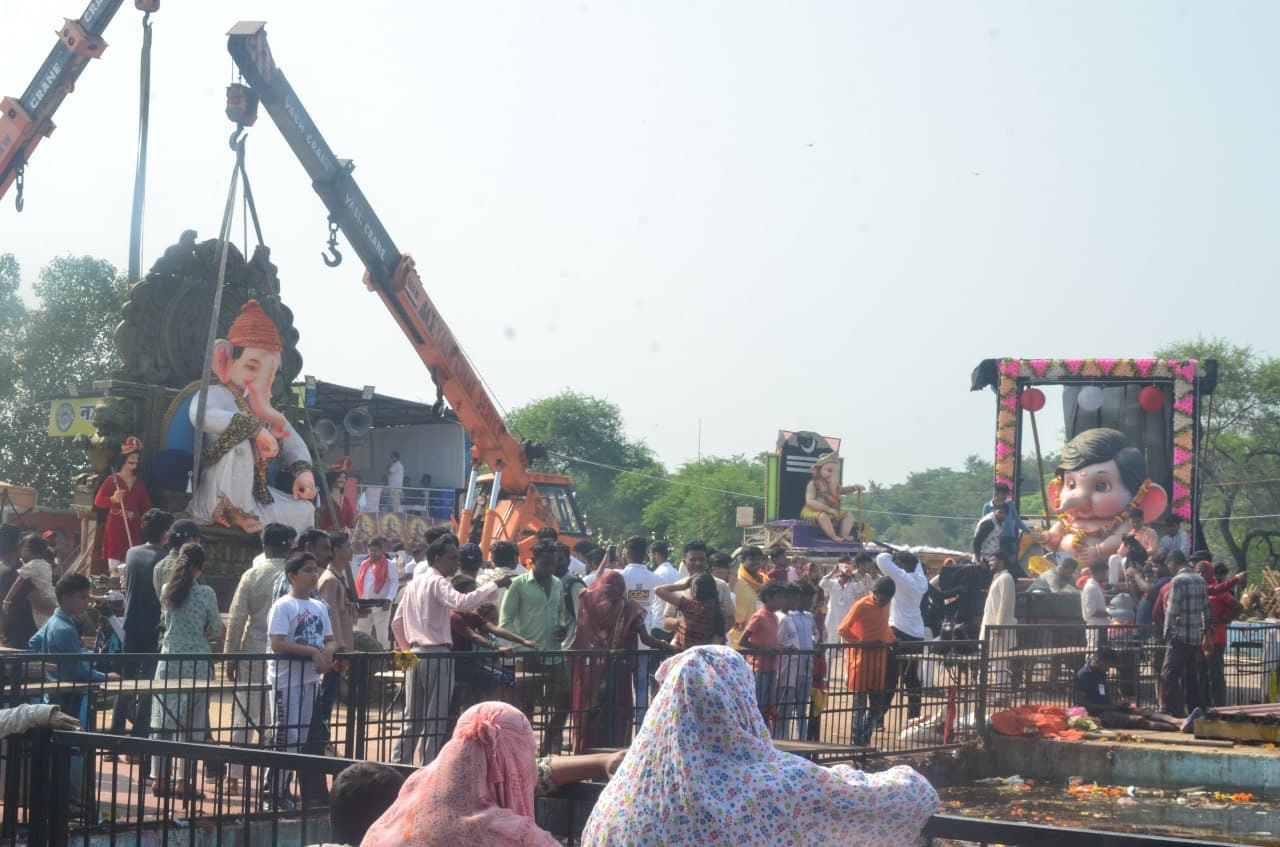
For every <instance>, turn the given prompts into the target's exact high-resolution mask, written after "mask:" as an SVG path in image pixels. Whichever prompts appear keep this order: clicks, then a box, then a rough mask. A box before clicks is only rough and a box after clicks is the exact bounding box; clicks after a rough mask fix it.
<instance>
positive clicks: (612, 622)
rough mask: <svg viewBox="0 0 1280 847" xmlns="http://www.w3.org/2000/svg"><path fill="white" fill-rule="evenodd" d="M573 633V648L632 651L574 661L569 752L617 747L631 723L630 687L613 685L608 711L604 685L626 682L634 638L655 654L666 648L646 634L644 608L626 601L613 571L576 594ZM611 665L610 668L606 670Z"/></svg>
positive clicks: (622, 743)
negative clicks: (573, 722) (575, 630)
mask: <svg viewBox="0 0 1280 847" xmlns="http://www.w3.org/2000/svg"><path fill="white" fill-rule="evenodd" d="M578 607H579V608H578V634H577V636H576V637H575V639H574V642H573V649H574V650H597V651H599V650H609V651H613V650H623V651H631V652H629V653H625V654H623V655H620V656H616V657H613V658H612V659H611V658H610V657H608V656H590V657H583V658H579V659H574V669H573V714H574V715H575V716H576V717H577V722H576V725H577V731H576V732H575V733H574V739H573V752H574V753H585V752H586V751H587V750H589V749H591V748H593V747H622V746H625V745H626V744H627V742H628V741H629V740H630V732H631V724H632V722H633V721H634V720H635V709H634V708H633V706H632V694H631V686H630V685H613V689H614V691H613V704H612V705H613V709H612V710H611V711H610V709H609V700H610V698H609V691H608V689H609V686H610V683H611V682H614V681H616V680H627V679H630V678H631V677H630V674H631V671H632V668H633V667H634V666H635V663H636V654H635V652H634V651H635V650H636V649H638V647H637V644H636V639H637V638H638V639H639V640H640V641H643V642H644V643H645V644H646V645H647V646H649V647H651V648H652V649H654V650H666V651H670V650H671V645H670V644H668V643H667V642H665V641H659V640H658V639H656V638H654V637H653V636H652V635H650V634H649V633H648V632H646V631H645V628H644V622H645V609H644V607H643V606H641V605H640V604H639V603H636V602H635V601H634V600H628V599H627V583H626V580H624V579H623V577H622V574H621V573H619V572H618V571H615V570H606V571H603V572H601V574H600V576H599V577H597V578H596V580H595V582H593V583H591V587H590V588H588V589H587V590H586V591H583V592H582V593H581V594H579V595H578ZM611 665H612V666H611Z"/></svg>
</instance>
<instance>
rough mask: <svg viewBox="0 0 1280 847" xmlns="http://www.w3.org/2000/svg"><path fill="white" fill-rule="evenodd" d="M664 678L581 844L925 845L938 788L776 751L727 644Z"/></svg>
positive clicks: (903, 771)
mask: <svg viewBox="0 0 1280 847" xmlns="http://www.w3.org/2000/svg"><path fill="white" fill-rule="evenodd" d="M658 680H659V683H660V686H661V687H660V688H659V689H658V695H657V696H656V697H655V698H654V699H653V703H652V704H651V705H650V707H649V711H648V713H647V714H646V715H645V719H644V724H643V725H642V726H641V728H640V732H639V733H638V734H637V735H636V739H635V741H634V742H633V743H632V745H631V749H630V751H629V752H628V754H627V757H626V758H625V759H624V760H623V761H622V765H621V766H620V767H619V768H618V772H617V774H616V775H615V776H614V778H613V779H612V780H610V782H609V784H608V786H606V787H605V789H604V791H603V792H601V794H600V799H599V800H598V801H596V805H595V808H594V809H593V810H592V812H591V816H590V817H589V818H588V819H587V825H586V828H585V829H584V830H583V832H582V839H581V841H580V842H579V843H580V844H581V845H582V847H622V845H659V844H660V845H663V847H746V845H753V844H761V845H765V844H767V845H774V844H779V845H780V844H800V843H802V842H803V843H813V844H857V845H859V847H902V846H903V845H907V844H916V843H919V841H920V831H921V829H922V828H923V827H924V825H925V822H926V821H928V819H929V817H930V816H931V815H932V814H933V813H934V812H936V811H937V809H938V794H937V792H936V791H934V790H933V786H931V785H930V784H929V782H928V781H927V780H926V779H925V778H924V777H923V776H921V775H920V774H919V773H917V772H916V771H914V770H912V769H911V768H909V767H905V766H898V767H894V768H890V769H888V770H886V771H883V772H880V773H863V772H862V771H858V770H854V769H853V768H851V767H849V766H848V765H836V766H834V767H830V768H826V767H822V766H821V765H816V764H813V763H812V762H809V761H806V760H805V759H802V758H800V757H799V756H793V755H791V754H788V753H783V752H781V751H780V750H778V749H777V748H775V747H774V746H773V742H772V741H771V740H770V739H769V733H768V730H767V729H766V728H765V725H764V720H763V719H762V718H761V717H760V710H759V708H758V707H757V706H756V698H755V691H754V687H755V686H754V681H753V678H752V674H751V668H750V667H748V665H747V662H746V660H745V659H743V658H742V657H741V656H739V655H738V654H737V653H735V652H734V651H733V650H731V649H729V648H728V647H722V646H717V645H704V646H701V647H694V648H693V649H691V650H686V651H684V652H683V653H680V654H678V655H676V656H674V657H672V658H670V659H667V661H665V662H663V663H662V666H661V667H660V668H659V669H658ZM439 843H444V842H443V841H441V842H439Z"/></svg>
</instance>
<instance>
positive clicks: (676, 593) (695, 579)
mask: <svg viewBox="0 0 1280 847" xmlns="http://www.w3.org/2000/svg"><path fill="white" fill-rule="evenodd" d="M653 593H654V594H656V595H657V596H658V599H660V600H662V601H663V602H665V603H668V604H670V605H672V606H674V607H675V608H676V609H677V611H679V613H680V616H679V619H678V620H677V622H676V635H675V638H674V639H673V640H672V645H673V646H674V647H675V648H676V650H686V649H688V648H690V647H699V646H701V645H703V644H724V643H725V634H726V633H727V631H728V628H729V627H730V626H732V625H733V621H726V620H725V619H724V612H722V611H721V610H720V594H719V590H718V589H717V588H716V580H715V577H713V576H712V575H711V574H709V573H698V574H690V575H689V576H687V577H685V578H684V579H682V580H680V581H679V582H673V583H671V584H670V585H659V586H656V587H655V588H654V589H653Z"/></svg>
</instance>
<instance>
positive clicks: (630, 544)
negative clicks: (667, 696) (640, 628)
mask: <svg viewBox="0 0 1280 847" xmlns="http://www.w3.org/2000/svg"><path fill="white" fill-rule="evenodd" d="M648 550H649V542H648V541H646V540H645V539H644V536H641V535H633V536H631V537H630V538H628V539H627V561H628V562H629V564H628V565H627V566H626V567H625V568H623V569H622V570H621V571H619V573H621V574H622V579H623V581H624V582H626V584H627V599H628V600H633V601H635V602H636V603H638V604H639V605H640V608H642V609H652V608H653V601H654V598H655V595H654V593H653V589H654V588H655V587H656V586H657V585H658V584H659V583H658V578H657V577H656V576H654V574H653V572H652V571H651V570H649V568H648V567H646V566H645V564H644V559H645V554H646V553H647V552H648ZM671 581H672V582H675V580H671ZM645 625H646V626H648V622H647V621H646V624H645ZM648 649H649V648H648V647H647V646H646V645H644V644H641V645H640V650H641V653H640V656H639V659H638V660H637V661H636V667H635V671H634V672H633V673H632V684H633V687H634V689H635V700H634V702H635V707H636V727H637V728H639V726H640V724H642V723H643V722H644V713H645V711H647V710H648V708H649V660H650V659H651V658H652V657H651V656H649V654H648V653H647V652H644V651H647V650H648Z"/></svg>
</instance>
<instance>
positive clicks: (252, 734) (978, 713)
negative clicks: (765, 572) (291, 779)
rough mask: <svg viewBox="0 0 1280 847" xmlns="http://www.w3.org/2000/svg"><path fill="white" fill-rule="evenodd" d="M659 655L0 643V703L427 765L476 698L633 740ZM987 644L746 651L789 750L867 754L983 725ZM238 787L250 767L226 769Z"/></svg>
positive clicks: (162, 763) (162, 782) (88, 719)
mask: <svg viewBox="0 0 1280 847" xmlns="http://www.w3.org/2000/svg"><path fill="white" fill-rule="evenodd" d="M666 655H667V654H666V653H665V652H660V651H649V650H644V651H564V652H546V653H533V652H525V653H517V654H511V655H500V654H497V653H480V652H473V653H456V652H450V651H439V652H430V651H427V652H420V653H416V654H414V653H353V654H344V655H343V656H342V657H341V659H340V661H339V663H338V665H337V667H336V668H334V669H333V670H331V671H329V672H328V673H323V674H321V673H317V672H316V671H315V669H314V668H313V666H312V664H311V663H310V662H309V661H303V660H298V659H289V658H285V657H280V656H275V655H274V654H256V655H245V654H241V655H234V656H227V655H223V654H164V655H124V656H120V655H117V656H111V657H102V656H95V655H94V654H69V655H37V654H27V653H4V654H0V706H14V705H19V704H21V703H30V702H49V703H56V704H57V705H59V706H60V707H61V708H62V709H63V711H65V712H67V713H69V714H73V715H75V716H77V717H78V718H79V719H80V720H81V723H82V724H83V725H84V726H85V727H86V728H87V729H90V730H93V731H98V732H104V733H110V734H115V735H129V736H132V737H134V738H150V739H153V740H158V741H175V742H188V743H207V744H219V745H228V746H232V747H237V748H254V749H268V748H269V749H275V750H279V751H282V752H295V753H310V754H313V755H323V754H329V755H335V756H340V757H346V758H353V759H370V760H375V761H382V762H391V763H398V764H414V763H418V764H422V763H425V762H427V761H430V760H431V759H432V758H433V757H434V755H435V752H436V751H437V750H438V749H439V747H440V746H441V745H443V743H444V742H445V741H446V740H447V739H448V738H449V736H450V734H451V732H452V728H453V722H454V721H455V720H456V718H457V716H458V715H459V714H461V712H462V711H464V710H465V709H466V708H467V707H469V706H470V705H472V704H474V703H477V702H480V701H483V700H503V701H506V702H509V703H512V704H513V705H515V706H517V707H518V708H520V709H521V710H522V711H523V712H524V713H525V714H526V715H528V716H529V718H530V721H531V723H532V724H533V726H534V730H535V732H536V733H537V735H538V739H539V747H540V751H541V752H542V753H544V754H569V753H583V752H588V751H591V750H602V749H610V748H621V747H626V746H627V745H628V744H630V742H631V739H632V737H633V736H634V733H635V731H636V730H637V729H638V728H639V726H640V724H641V723H642V722H643V720H644V716H645V713H646V711H647V709H648V704H649V702H650V700H651V699H652V697H653V696H654V694H655V693H656V691H657V683H656V681H655V679H654V674H655V672H656V671H657V668H658V665H659V664H660V662H661V661H662V659H664V658H665V657H666ZM981 655H982V646H981V645H980V644H979V643H978V642H972V641H970V642H961V641H937V642H927V643H923V644H912V645H907V646H906V648H905V649H904V647H903V646H893V645H880V644H867V645H840V646H835V645H829V646H824V647H820V648H818V649H817V650H813V651H808V652H803V653H802V652H798V651H779V652H771V653H760V654H751V655H749V656H748V657H747V658H748V660H749V661H750V662H751V663H752V664H753V665H754V666H755V667H756V669H757V681H758V685H757V692H756V695H757V699H758V701H759V704H760V707H761V713H762V717H763V718H764V720H765V722H766V724H767V725H768V727H769V729H770V732H771V734H772V735H773V737H774V738H775V740H777V741H778V742H779V743H780V744H781V745H783V747H784V749H791V750H793V751H794V752H798V753H800V754H802V755H806V756H808V757H810V758H812V759H814V760H822V761H861V760H865V759H867V758H871V757H876V756H883V755H892V754H896V753H905V752H919V751H924V750H929V749H938V748H942V747H947V746H956V745H960V744H963V743H965V742H967V741H970V740H972V739H973V738H975V737H976V734H977V731H978V729H979V728H980V727H981V726H982V724H983V718H982V710H983V703H984V699H983V697H982V696H981V687H980V684H979V682H980V677H981V673H980V671H981V661H980V659H981ZM130 764H131V765H132V766H133V767H134V768H135V770H136V773H135V774H133V776H135V777H136V778H139V779H142V780H147V779H150V780H152V781H153V786H155V787H158V789H159V790H160V791H161V793H167V792H181V791H189V790H193V789H192V788H191V785H192V784H193V783H194V782H198V781H199V776H198V775H193V774H191V773H188V772H187V771H185V770H183V769H181V768H175V767H174V766H173V763H171V762H170V761H169V760H168V759H167V758H166V757H163V756H155V757H153V758H150V759H147V758H144V759H141V760H138V761H133V762H130ZM227 778H228V780H229V781H230V782H229V784H230V785H231V786H232V787H233V788H240V787H241V786H242V785H243V784H244V782H245V781H246V780H247V777H246V776H244V775H243V774H241V773H239V769H237V768H235V767H232V768H231V769H230V770H229V772H228V776H227Z"/></svg>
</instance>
